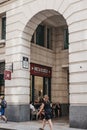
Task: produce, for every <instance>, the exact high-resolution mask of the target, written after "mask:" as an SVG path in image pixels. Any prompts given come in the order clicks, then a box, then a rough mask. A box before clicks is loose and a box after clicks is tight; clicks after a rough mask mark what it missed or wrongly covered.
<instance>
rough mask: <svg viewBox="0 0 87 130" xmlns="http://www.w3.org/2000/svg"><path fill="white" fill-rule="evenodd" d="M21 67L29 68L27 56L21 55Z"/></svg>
mask: <svg viewBox="0 0 87 130" xmlns="http://www.w3.org/2000/svg"><path fill="white" fill-rule="evenodd" d="M22 67H23V68H25V69H28V68H29V62H28V58H27V57H23V60H22Z"/></svg>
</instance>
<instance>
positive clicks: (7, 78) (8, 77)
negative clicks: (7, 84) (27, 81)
mask: <svg viewBox="0 0 87 130" xmlns="http://www.w3.org/2000/svg"><path fill="white" fill-rule="evenodd" d="M4 79H5V80H11V71H8V70H5V71H4Z"/></svg>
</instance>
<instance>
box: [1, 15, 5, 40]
mask: <svg viewBox="0 0 87 130" xmlns="http://www.w3.org/2000/svg"><path fill="white" fill-rule="evenodd" d="M1 39H6V17H5V16H4V17H2V36H1Z"/></svg>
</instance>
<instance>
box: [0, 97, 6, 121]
mask: <svg viewBox="0 0 87 130" xmlns="http://www.w3.org/2000/svg"><path fill="white" fill-rule="evenodd" d="M6 107H7V102H6V101H5V99H4V96H1V97H0V118H1V119H2V120H4V121H5V122H6V123H7V118H6V116H5V108H6Z"/></svg>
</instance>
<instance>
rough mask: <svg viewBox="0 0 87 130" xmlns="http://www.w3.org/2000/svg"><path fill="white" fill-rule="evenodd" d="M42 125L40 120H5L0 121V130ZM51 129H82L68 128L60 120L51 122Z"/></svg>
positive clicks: (34, 128)
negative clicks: (19, 121)
mask: <svg viewBox="0 0 87 130" xmlns="http://www.w3.org/2000/svg"><path fill="white" fill-rule="evenodd" d="M41 126H42V121H29V122H21V123H15V122H7V123H4V122H2V121H0V130H6V129H7V130H39V128H40V127H41ZM53 128H54V129H53V130H83V129H76V128H69V124H68V123H61V122H53ZM45 130H49V126H48V124H47V125H46V127H45Z"/></svg>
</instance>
